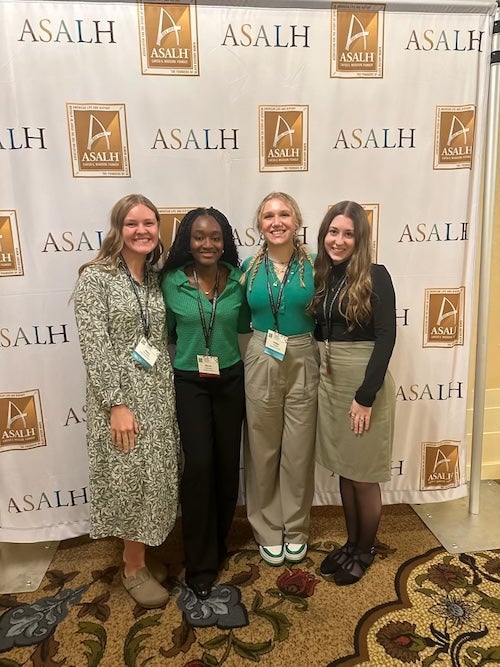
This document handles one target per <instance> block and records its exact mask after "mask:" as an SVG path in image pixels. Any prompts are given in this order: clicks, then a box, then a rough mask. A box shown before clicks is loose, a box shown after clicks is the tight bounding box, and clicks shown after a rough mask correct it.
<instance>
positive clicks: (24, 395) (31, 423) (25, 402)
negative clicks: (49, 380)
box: [0, 389, 46, 452]
mask: <svg viewBox="0 0 500 667" xmlns="http://www.w3.org/2000/svg"><path fill="white" fill-rule="evenodd" d="M45 445H46V442H45V429H44V426H43V414H42V405H41V402H40V392H39V390H38V389H30V390H27V391H20V392H10V393H0V452H7V451H10V450H12V449H33V448H34V447H45Z"/></svg>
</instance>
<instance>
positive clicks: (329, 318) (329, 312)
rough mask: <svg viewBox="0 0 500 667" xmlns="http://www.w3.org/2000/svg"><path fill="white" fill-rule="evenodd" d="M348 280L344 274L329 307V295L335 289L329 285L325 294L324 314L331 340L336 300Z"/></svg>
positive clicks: (327, 333) (328, 337)
mask: <svg viewBox="0 0 500 667" xmlns="http://www.w3.org/2000/svg"><path fill="white" fill-rule="evenodd" d="M346 282H347V276H345V275H344V276H343V277H342V278H341V279H340V280H339V282H338V283H337V284H336V285H335V291H334V292H333V296H332V300H331V301H330V306H329V307H328V305H327V301H328V296H329V294H330V293H331V292H332V291H333V290H332V289H331V288H330V287H329V288H328V291H327V293H326V294H325V300H324V301H323V316H324V318H325V323H326V340H330V336H331V335H332V330H333V318H332V314H333V307H334V305H335V301H336V300H337V297H338V296H339V294H340V292H341V291H342V288H343V287H344V285H345V284H346Z"/></svg>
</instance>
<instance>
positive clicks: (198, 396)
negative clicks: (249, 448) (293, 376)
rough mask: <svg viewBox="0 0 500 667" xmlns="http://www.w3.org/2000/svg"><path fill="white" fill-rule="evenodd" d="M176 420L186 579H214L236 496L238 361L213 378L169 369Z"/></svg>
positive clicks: (240, 407)
mask: <svg viewBox="0 0 500 667" xmlns="http://www.w3.org/2000/svg"><path fill="white" fill-rule="evenodd" d="M175 388H176V401H177V419H178V421H179V429H180V435H181V443H182V449H183V452H184V472H183V475H182V481H181V492H180V500H181V509H182V532H183V538H184V552H185V557H186V580H187V581H188V582H189V581H194V582H196V581H202V580H203V581H205V582H206V581H215V578H216V577H217V572H218V570H219V566H220V564H221V562H222V560H223V559H224V556H225V555H226V537H227V535H228V533H229V529H230V527H231V523H232V520H233V516H234V510H235V508H236V502H237V499H238V483H239V472H240V442H241V425H242V421H243V416H244V410H245V390H244V376H243V362H239V363H238V364H235V365H234V366H230V367H229V368H223V369H221V371H220V376H219V377H217V378H201V377H200V376H199V374H198V372H197V371H181V370H175Z"/></svg>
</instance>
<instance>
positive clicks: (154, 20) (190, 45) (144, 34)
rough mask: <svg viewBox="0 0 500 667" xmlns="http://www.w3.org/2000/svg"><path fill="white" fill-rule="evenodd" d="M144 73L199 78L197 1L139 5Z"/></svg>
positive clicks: (143, 3)
mask: <svg viewBox="0 0 500 667" xmlns="http://www.w3.org/2000/svg"><path fill="white" fill-rule="evenodd" d="M138 13H139V38H140V47H141V66H142V73H143V74H160V75H164V76H198V75H199V63H198V53H199V48H198V27H197V16H196V2H195V0H193V2H184V3H180V2H138Z"/></svg>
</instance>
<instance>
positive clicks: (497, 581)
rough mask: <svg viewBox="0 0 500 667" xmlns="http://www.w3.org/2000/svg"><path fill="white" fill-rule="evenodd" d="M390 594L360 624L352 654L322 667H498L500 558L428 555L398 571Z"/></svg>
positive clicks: (439, 551)
mask: <svg viewBox="0 0 500 667" xmlns="http://www.w3.org/2000/svg"><path fill="white" fill-rule="evenodd" d="M396 591H397V594H398V598H399V599H398V601H397V602H391V603H387V604H384V605H381V606H380V607H378V608H375V609H373V610H372V611H370V612H368V613H367V614H365V616H364V617H363V618H362V619H361V620H360V622H359V624H358V627H357V629H356V633H355V648H356V653H355V654H354V655H351V656H347V657H345V658H341V659H338V660H335V661H333V662H331V663H330V665H329V667H333V666H334V665H358V666H360V665H364V666H366V667H367V666H368V665H370V666H372V665H411V664H418V665H424V667H430V665H434V664H435V665H436V666H437V665H439V667H442V666H444V665H450V666H452V667H482V666H483V665H493V664H499V663H500V551H487V552H481V553H474V554H454V555H450V554H448V553H446V552H444V551H443V549H441V548H438V549H432V550H431V551H429V552H428V553H427V554H424V555H423V556H419V557H417V558H414V559H412V560H411V561H409V562H407V563H404V564H403V565H402V566H401V567H400V569H399V571H398V574H397V576H396Z"/></svg>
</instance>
